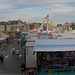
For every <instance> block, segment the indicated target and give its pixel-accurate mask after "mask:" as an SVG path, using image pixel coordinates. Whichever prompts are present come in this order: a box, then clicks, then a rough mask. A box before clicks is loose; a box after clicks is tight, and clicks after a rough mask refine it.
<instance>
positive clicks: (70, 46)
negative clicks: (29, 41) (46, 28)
mask: <svg viewBox="0 0 75 75" xmlns="http://www.w3.org/2000/svg"><path fill="white" fill-rule="evenodd" d="M34 52H36V64H37V65H36V68H37V70H36V71H37V75H75V39H46V40H45V39H41V40H36V42H35V47H34Z"/></svg>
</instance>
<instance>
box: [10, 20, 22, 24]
mask: <svg viewBox="0 0 75 75" xmlns="http://www.w3.org/2000/svg"><path fill="white" fill-rule="evenodd" d="M18 22H19V20H13V21H10V24H11V25H13V24H18ZM20 22H21V23H22V21H20Z"/></svg>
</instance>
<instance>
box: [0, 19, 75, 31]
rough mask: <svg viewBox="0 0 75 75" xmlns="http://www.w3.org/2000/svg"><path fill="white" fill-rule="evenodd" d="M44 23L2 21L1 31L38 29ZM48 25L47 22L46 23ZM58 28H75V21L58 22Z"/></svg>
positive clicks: (62, 29)
mask: <svg viewBox="0 0 75 75" xmlns="http://www.w3.org/2000/svg"><path fill="white" fill-rule="evenodd" d="M41 24H42V23H29V24H27V23H26V22H22V20H20V19H19V20H13V21H10V20H9V21H8V22H0V31H8V32H11V31H12V32H16V31H29V30H31V29H38V28H39V27H40V25H41ZM44 26H46V23H45V24H44ZM57 27H58V29H59V30H60V31H61V32H63V31H64V30H67V31H69V30H74V29H75V23H74V22H71V23H68V22H66V23H64V24H63V25H62V24H57Z"/></svg>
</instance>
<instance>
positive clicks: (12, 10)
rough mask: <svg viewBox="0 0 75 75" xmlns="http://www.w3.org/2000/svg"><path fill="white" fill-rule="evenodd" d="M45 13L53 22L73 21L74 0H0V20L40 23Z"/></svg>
mask: <svg viewBox="0 0 75 75" xmlns="http://www.w3.org/2000/svg"><path fill="white" fill-rule="evenodd" d="M47 15H49V16H50V21H52V22H53V23H54V24H60V23H61V24H63V23H65V22H75V0H0V21H9V20H18V19H20V20H22V21H26V22H27V23H33V22H37V23H39V22H41V23H42V22H43V21H44V19H45V17H46V16H47Z"/></svg>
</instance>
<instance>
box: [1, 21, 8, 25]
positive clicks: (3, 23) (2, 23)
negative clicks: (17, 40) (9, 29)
mask: <svg viewBox="0 0 75 75" xmlns="http://www.w3.org/2000/svg"><path fill="white" fill-rule="evenodd" d="M5 24H6V25H9V23H8V22H0V25H5Z"/></svg>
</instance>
